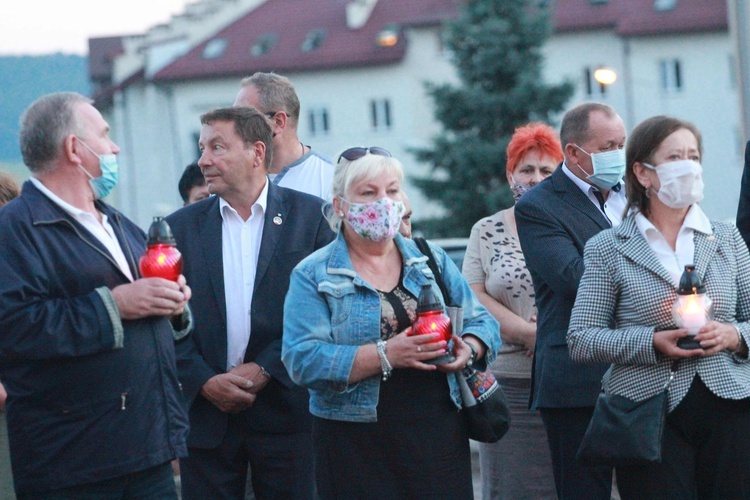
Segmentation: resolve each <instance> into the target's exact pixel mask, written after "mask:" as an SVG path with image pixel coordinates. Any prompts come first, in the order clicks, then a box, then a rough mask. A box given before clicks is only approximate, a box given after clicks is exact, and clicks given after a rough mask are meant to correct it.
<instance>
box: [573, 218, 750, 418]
mask: <svg viewBox="0 0 750 500" xmlns="http://www.w3.org/2000/svg"><path fill="white" fill-rule="evenodd" d="M711 225H712V228H713V233H712V234H705V233H701V232H699V231H696V232H695V235H694V241H695V259H694V260H695V262H694V264H695V265H696V271H697V272H698V274H699V276H700V277H701V279H702V280H703V283H704V284H705V285H706V289H707V291H706V293H707V294H708V296H709V297H710V298H711V299H712V300H713V303H714V308H715V312H714V319H715V320H716V321H719V322H723V323H731V324H733V325H734V326H735V327H736V328H737V329H738V331H739V332H740V335H742V338H743V339H744V340H745V343H750V342H748V341H750V323H748V320H750V255H748V250H747V247H746V246H745V243H744V241H743V240H742V237H741V236H740V234H739V232H738V231H737V229H736V228H734V227H733V226H731V225H730V224H726V223H722V222H716V221H712V222H711ZM584 262H585V271H584V274H583V278H582V280H581V286H580V288H579V290H578V296H577V298H576V303H575V306H574V308H573V314H572V317H571V320H570V329H569V331H568V346H569V348H570V355H571V357H572V358H573V359H574V360H575V361H578V362H588V363H592V362H596V363H613V366H612V368H611V370H610V372H609V373H608V374H607V375H606V376H605V381H604V390H605V391H606V392H607V393H611V394H618V395H621V396H625V397H628V398H631V399H634V400H643V399H646V398H648V397H650V396H653V395H654V394H656V393H657V392H659V391H660V390H662V388H663V387H664V384H665V382H666V381H667V380H668V378H669V370H670V366H671V363H672V360H670V359H669V358H667V357H666V356H664V355H662V354H661V353H659V352H657V351H656V349H655V348H654V346H653V334H654V331H656V330H665V329H674V328H676V326H675V324H674V321H673V319H672V306H673V304H674V302H675V299H676V298H677V293H676V290H675V286H674V284H673V282H672V279H671V278H670V275H669V273H668V272H667V270H666V269H665V268H664V266H662V265H661V263H660V262H659V260H658V259H657V257H656V255H655V254H654V252H653V251H652V250H651V247H649V245H648V243H647V242H646V240H645V239H644V238H643V236H642V235H641V233H640V232H639V231H638V228H637V227H636V224H635V220H634V217H633V216H631V217H628V218H627V219H626V220H624V221H623V222H622V224H620V225H619V226H618V227H617V228H614V229H610V230H607V231H603V232H602V233H600V234H599V235H597V236H596V237H594V238H592V239H591V241H589V243H588V244H587V245H586V250H585V252H584ZM696 373H697V374H698V375H700V377H701V379H702V380H703V382H704V383H705V384H706V386H707V387H708V388H709V389H711V391H712V392H714V393H715V394H716V395H718V396H720V397H722V398H726V399H744V398H748V397H750V364H748V359H747V358H741V357H738V356H736V355H734V354H732V353H730V352H727V351H723V352H719V353H717V354H715V355H712V356H707V357H698V358H689V359H682V360H681V361H680V364H679V369H678V371H677V373H676V374H675V379H674V381H673V382H672V384H671V385H670V387H669V408H670V411H671V410H672V409H674V408H675V407H676V406H677V404H678V403H679V402H680V401H681V400H682V398H683V397H684V396H685V394H686V393H687V391H688V389H689V388H690V383H691V382H692V380H693V378H694V377H695V375H696Z"/></svg>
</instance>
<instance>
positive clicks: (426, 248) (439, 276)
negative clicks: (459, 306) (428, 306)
mask: <svg viewBox="0 0 750 500" xmlns="http://www.w3.org/2000/svg"><path fill="white" fill-rule="evenodd" d="M413 240H414V243H416V244H417V247H419V251H420V252H422V253H423V254H424V255H425V256H427V266H428V267H429V268H430V269H431V270H432V274H433V275H434V276H435V282H436V283H437V285H438V287H440V292H441V293H442V294H443V299H445V305H447V306H449V307H454V304H453V301H452V300H451V297H450V295H448V290H447V289H446V288H445V283H443V273H442V272H441V271H440V268H439V267H438V265H437V261H436V260H435V256H434V255H433V254H432V250H431V249H430V245H429V244H427V240H426V239H424V238H422V237H421V236H416V237H414V238H413Z"/></svg>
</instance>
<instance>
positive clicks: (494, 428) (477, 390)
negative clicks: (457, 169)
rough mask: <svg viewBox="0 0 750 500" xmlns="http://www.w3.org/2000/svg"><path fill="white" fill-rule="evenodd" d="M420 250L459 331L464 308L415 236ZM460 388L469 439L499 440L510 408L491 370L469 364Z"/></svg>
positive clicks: (422, 241) (458, 376) (458, 377)
mask: <svg viewBox="0 0 750 500" xmlns="http://www.w3.org/2000/svg"><path fill="white" fill-rule="evenodd" d="M414 242H415V243H416V244H417V246H418V247H419V250H420V251H421V252H422V253H423V254H424V255H426V256H427V259H428V260H427V265H428V266H429V268H430V269H431V270H432V274H433V275H434V276H435V282H436V283H437V285H438V287H440V291H441V292H442V294H443V298H444V299H445V302H446V306H447V309H448V315H449V316H450V317H451V323H452V324H453V331H454V333H455V334H456V335H459V334H460V328H461V325H462V323H463V315H462V314H461V308H460V307H458V306H457V305H455V304H454V303H453V302H452V299H451V296H450V294H448V290H447V289H446V288H445V284H444V283H443V275H442V273H441V272H440V268H439V267H438V265H437V262H436V261H435V256H434V255H432V251H431V250H430V247H429V246H428V244H427V241H426V240H425V239H424V238H414ZM455 376H456V381H457V382H458V386H459V389H460V391H461V398H462V400H463V406H462V408H461V410H460V412H459V413H460V416H461V419H462V421H463V424H464V428H465V429H466V434H467V436H468V437H469V439H473V440H474V441H481V442H483V443H496V442H497V441H499V440H500V438H502V437H503V436H504V435H505V433H506V432H508V429H509V428H510V409H509V408H508V400H507V398H506V397H505V393H504V392H503V389H502V388H501V387H500V384H499V383H498V382H497V380H496V379H495V376H494V375H493V374H492V371H491V370H489V369H487V371H483V372H482V371H479V370H476V369H474V368H472V367H470V366H467V367H465V368H464V369H463V370H461V371H460V372H458V373H456V374H455Z"/></svg>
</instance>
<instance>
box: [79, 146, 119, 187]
mask: <svg viewBox="0 0 750 500" xmlns="http://www.w3.org/2000/svg"><path fill="white" fill-rule="evenodd" d="M79 140H80V139H79ZM81 144H83V145H84V146H85V147H86V149H88V150H89V151H91V153H92V154H94V155H95V156H96V157H97V158H99V168H101V170H102V175H101V176H100V177H94V176H93V175H91V174H90V173H88V171H87V170H86V169H85V168H83V165H78V166H79V167H80V168H81V170H83V171H84V172H86V175H88V176H89V185H90V186H91V190H92V191H93V192H94V197H95V198H96V199H97V200H98V199H100V198H104V197H105V196H107V195H108V194H109V193H110V192H112V190H113V189H114V188H115V186H117V180H118V178H119V171H120V169H119V167H118V166H117V155H113V154H106V155H100V154H97V153H96V152H95V151H94V150H93V149H91V148H90V147H89V146H88V145H87V144H86V143H85V142H83V141H81Z"/></svg>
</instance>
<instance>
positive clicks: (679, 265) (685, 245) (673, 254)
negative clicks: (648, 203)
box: [635, 204, 713, 288]
mask: <svg viewBox="0 0 750 500" xmlns="http://www.w3.org/2000/svg"><path fill="white" fill-rule="evenodd" d="M635 225H636V226H637V227H638V231H640V233H641V234H642V235H643V237H644V238H645V239H646V242H647V243H648V246H649V247H651V250H653V251H654V253H655V254H656V258H657V259H659V262H660V263H661V265H663V266H664V268H665V269H666V270H667V271H668V272H669V275H670V276H671V277H672V281H673V282H674V286H675V288H676V287H677V285H679V284H680V276H682V272H683V271H684V270H685V266H686V265H688V264H695V261H694V259H695V241H694V240H693V235H694V233H695V231H699V232H701V233H704V234H713V231H712V230H711V221H709V220H708V217H706V214H705V213H703V210H701V208H700V207H699V206H698V205H697V204H694V205H693V206H691V207H690V210H688V213H687V215H685V220H684V221H683V222H682V227H681V228H680V232H679V233H677V241H676V242H675V249H674V250H672V247H670V246H669V243H667V240H666V238H664V236H663V235H662V234H661V233H660V232H659V230H658V229H656V227H655V226H654V225H653V224H652V223H651V221H650V220H648V219H647V218H646V217H644V216H643V214H641V213H637V214H636V215H635Z"/></svg>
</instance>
